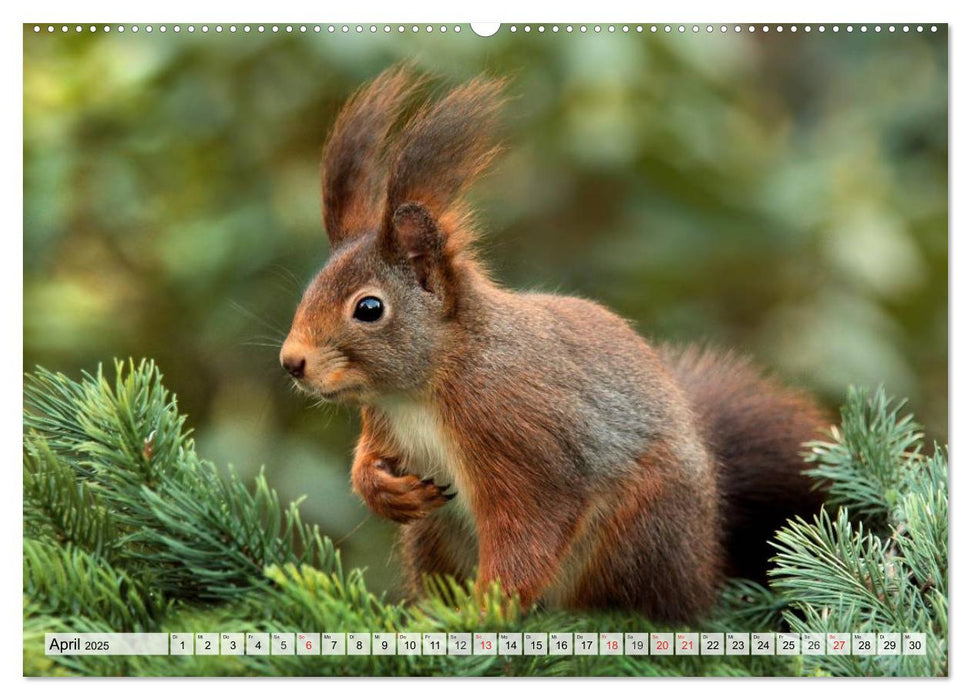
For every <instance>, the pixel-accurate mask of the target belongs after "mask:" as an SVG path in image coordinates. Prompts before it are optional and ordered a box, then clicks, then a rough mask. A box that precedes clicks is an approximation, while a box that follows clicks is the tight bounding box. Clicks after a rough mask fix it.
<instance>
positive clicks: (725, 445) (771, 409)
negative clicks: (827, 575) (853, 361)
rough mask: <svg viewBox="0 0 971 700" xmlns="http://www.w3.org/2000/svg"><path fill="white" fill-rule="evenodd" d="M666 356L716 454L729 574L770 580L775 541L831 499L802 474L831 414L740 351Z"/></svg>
mask: <svg viewBox="0 0 971 700" xmlns="http://www.w3.org/2000/svg"><path fill="white" fill-rule="evenodd" d="M659 353H660V355H661V357H662V359H663V361H664V363H665V364H666V365H667V368H668V370H669V371H670V372H671V374H672V375H673V376H674V378H675V380H676V381H677V382H678V383H679V384H680V385H681V387H682V390H683V391H684V393H685V395H686V397H687V399H688V402H689V403H690V405H691V408H692V411H693V412H694V414H695V416H696V419H697V421H698V424H699V425H698V427H699V430H700V432H701V434H702V438H703V440H704V441H705V443H706V444H707V446H708V449H709V450H710V451H711V452H712V454H713V455H714V457H715V459H716V463H717V475H718V491H719V496H720V504H719V505H720V510H721V522H722V531H723V547H724V551H725V554H726V559H727V561H726V563H727V566H728V570H727V571H726V574H728V575H729V576H741V577H745V578H750V579H755V580H757V581H763V582H764V581H765V580H766V570H767V568H768V559H769V557H770V556H771V555H772V553H773V551H772V548H771V546H770V545H769V544H768V543H767V541H768V540H769V539H771V538H772V536H773V534H774V533H775V531H776V530H778V529H779V528H780V527H782V526H783V525H784V524H785V522H786V520H788V519H790V518H793V517H795V516H797V515H798V516H802V517H804V518H807V519H808V518H811V517H812V515H813V514H815V513H818V512H819V509H820V506H821V505H822V503H823V493H822V492H821V491H819V490H813V489H812V482H811V480H810V479H809V477H807V476H805V475H804V474H803V473H802V472H803V470H804V469H805V468H806V465H805V462H804V460H803V458H802V456H801V452H802V451H803V449H804V448H803V447H802V444H803V443H804V442H806V441H809V440H813V439H815V438H817V437H818V435H819V430H820V428H822V427H823V426H824V425H825V418H824V415H823V413H822V411H821V410H820V409H819V408H818V407H817V406H816V405H815V403H814V402H813V401H812V400H811V399H809V398H808V397H807V396H805V395H803V394H802V393H800V392H798V391H795V390H792V389H789V388H786V387H783V386H782V385H780V384H778V383H777V382H775V381H773V380H772V379H770V378H767V377H764V376H763V375H762V374H761V373H760V372H759V371H757V370H756V369H755V368H754V367H753V366H752V365H751V364H750V363H749V362H748V361H746V360H745V359H743V358H740V357H738V356H736V355H733V354H730V353H724V352H717V351H714V350H708V349H700V348H698V347H696V346H687V347H675V346H664V347H661V348H659Z"/></svg>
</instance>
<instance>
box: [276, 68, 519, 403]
mask: <svg viewBox="0 0 971 700" xmlns="http://www.w3.org/2000/svg"><path fill="white" fill-rule="evenodd" d="M418 85H419V81H416V80H414V79H412V78H410V77H409V75H408V73H407V71H406V70H405V69H402V68H393V69H390V70H388V71H385V72H384V73H382V74H381V75H380V76H378V78H376V79H375V80H374V81H373V82H372V83H370V84H369V85H367V86H365V87H364V88H362V89H361V90H360V91H359V92H357V93H356V94H355V95H354V96H353V97H352V98H351V99H350V100H349V101H348V102H347V104H346V105H345V106H344V108H343V109H342V110H341V113H340V115H339V116H338V117H337V121H336V123H335V125H334V127H333V130H332V132H331V135H330V138H329V139H328V140H327V145H326V146H325V147H324V155H323V163H322V187H323V204H324V226H325V227H326V229H327V235H328V238H329V239H330V248H331V255H330V260H329V261H328V262H327V264H326V266H325V267H324V268H323V269H322V270H321V271H320V272H319V273H318V274H317V276H316V278H315V279H314V280H313V282H312V283H311V284H310V286H309V288H308V289H307V291H306V292H305V293H304V296H303V299H302V300H301V301H300V305H299V306H298V307H297V311H296V314H295V315H294V319H293V325H292V327H291V329H290V333H289V335H288V336H287V339H286V341H285V342H284V343H283V348H282V349H281V351H280V362H281V364H282V365H283V367H284V369H286V370H287V371H288V372H289V373H290V374H291V375H292V376H293V377H294V379H295V380H296V381H297V385H298V386H300V387H301V388H302V389H305V390H307V391H309V392H311V393H313V394H316V395H318V396H320V397H322V398H324V399H325V400H328V401H357V402H363V403H368V402H371V401H373V400H375V399H377V398H379V397H381V396H387V395H393V394H399V393H411V392H420V391H421V390H422V389H423V388H424V387H426V386H428V384H429V382H430V381H431V379H432V377H433V375H434V371H435V368H436V367H437V365H438V360H439V358H440V352H441V348H442V346H443V343H444V342H445V340H446V338H447V337H448V329H449V327H450V325H451V324H453V323H455V322H456V320H457V319H458V317H459V316H460V315H461V313H462V307H463V299H464V298H465V296H466V294H465V290H466V282H467V278H468V275H469V274H470V273H471V270H472V267H473V265H474V263H473V262H472V259H471V250H470V248H469V244H470V241H471V238H472V226H471V222H470V219H469V216H468V210H467V208H466V206H465V204H464V202H463V194H464V192H465V190H466V188H467V186H468V185H469V184H470V183H471V181H472V180H473V179H474V178H475V176H476V175H478V174H479V173H480V172H482V170H484V169H485V167H486V166H487V165H488V164H489V162H490V161H491V160H492V159H493V157H494V156H495V154H496V153H497V151H498V148H497V147H496V146H495V145H494V144H493V142H492V140H491V133H492V132H493V130H494V129H493V127H494V125H495V122H496V118H497V113H498V111H499V107H500V106H501V103H502V98H501V87H502V86H501V84H500V83H499V82H497V81H492V80H486V79H476V80H473V81H472V82H469V83H467V84H465V85H463V86H460V87H458V88H455V89H454V90H452V91H451V92H449V93H448V94H447V95H446V96H445V97H443V98H442V99H441V100H438V101H435V102H429V103H426V104H425V105H424V106H422V107H419V108H418V109H417V111H416V112H415V113H414V114H413V116H411V117H410V118H407V119H402V114H403V112H404V111H405V108H406V106H407V104H408V103H409V101H410V99H409V98H410V97H411V96H412V95H413V94H414V93H415V90H416V88H417V87H418ZM402 121H403V125H401V126H400V128H398V129H396V128H395V127H396V126H397V125H398V124H399V122H402ZM466 301H467V299H466Z"/></svg>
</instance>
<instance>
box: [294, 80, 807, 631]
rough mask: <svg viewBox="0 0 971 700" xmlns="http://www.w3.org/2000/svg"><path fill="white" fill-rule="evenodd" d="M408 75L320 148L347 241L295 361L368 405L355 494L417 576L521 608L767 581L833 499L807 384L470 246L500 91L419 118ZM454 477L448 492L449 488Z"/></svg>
mask: <svg viewBox="0 0 971 700" xmlns="http://www.w3.org/2000/svg"><path fill="white" fill-rule="evenodd" d="M420 84H421V81H420V80H417V79H415V78H413V77H412V76H411V75H410V73H409V71H408V70H406V69H403V68H400V67H396V68H392V69H389V70H387V71H385V72H384V73H382V74H381V75H380V76H378V77H377V78H376V79H375V80H374V81H373V82H371V83H370V84H369V85H367V86H365V87H363V88H362V89H361V90H359V91H358V92H357V93H355V94H354V95H353V96H352V97H351V98H350V99H349V100H348V101H347V103H346V104H345V106H344V107H343V109H342V111H341V112H340V114H339V116H338V117H337V120H336V123H335V125H334V127H333V129H332V132H331V134H330V137H329V139H328V140H327V144H326V146H325V148H324V153H323V162H322V187H323V193H322V194H323V209H324V225H325V227H326V230H327V235H328V237H329V240H330V247H331V256H330V259H329V261H328V262H327V264H326V266H325V267H324V268H323V269H322V270H321V271H320V272H319V274H318V275H317V276H316V278H315V279H314V280H313V282H312V283H311V284H310V286H309V287H308V289H307V290H306V292H305V294H304V296H303V299H302V300H301V301H300V304H299V306H298V308H297V310H296V313H295V316H294V319H293V325H292V328H291V330H290V333H289V335H288V337H287V339H286V341H285V342H284V344H283V347H282V350H281V353H280V361H281V363H282V365H283V367H284V368H285V369H286V370H287V371H288V372H289V373H290V374H291V375H292V377H293V378H294V380H295V382H296V384H297V386H298V387H300V388H301V389H303V390H305V391H307V392H309V393H311V394H313V395H315V396H316V397H319V398H321V399H323V400H325V401H328V402H340V403H350V404H355V405H359V406H360V408H361V417H362V432H361V436H360V439H359V440H358V442H357V447H356V450H355V454H354V462H353V467H352V469H351V481H352V486H353V489H354V491H355V492H356V493H357V494H359V495H360V497H361V498H363V499H364V501H365V502H366V503H367V505H368V506H369V508H370V509H371V510H372V511H373V512H374V513H376V514H377V515H379V516H382V517H384V518H389V519H391V520H394V521H397V522H398V523H401V542H400V546H401V555H402V560H403V565H404V571H405V576H406V583H407V585H408V587H409V590H410V592H411V594H412V595H415V596H418V595H420V594H421V589H422V576H423V574H448V575H452V576H454V577H456V578H457V579H458V580H467V579H470V578H473V577H475V578H476V581H477V583H478V584H479V585H483V584H486V583H488V582H491V581H493V580H499V581H500V583H501V586H502V587H503V588H504V590H506V591H507V592H509V593H510V594H515V595H518V597H519V600H520V603H521V604H522V605H523V606H526V607H528V606H530V605H532V604H534V603H537V604H541V605H544V606H548V607H557V608H566V609H580V608H621V609H626V610H631V611H637V612H640V613H642V614H644V615H646V616H648V617H649V618H651V619H654V620H657V621H662V622H681V621H691V620H695V619H698V618H699V617H700V616H703V615H704V614H705V612H706V611H707V610H708V609H709V608H710V607H711V605H712V604H713V603H714V601H715V599H716V596H717V592H718V589H719V585H720V583H721V582H722V581H723V580H724V579H725V578H726V577H728V576H745V577H749V578H755V579H760V580H764V579H765V572H766V567H767V560H768V557H769V555H770V547H769V546H768V544H767V540H768V539H770V538H771V536H772V534H773V532H774V531H775V530H776V529H777V528H779V527H780V526H782V525H783V524H784V523H785V520H786V519H787V518H790V517H793V516H795V515H803V516H810V515H812V514H813V513H814V512H817V511H818V509H819V506H820V504H821V494H820V493H819V492H818V491H814V490H812V489H811V483H810V480H809V479H808V478H807V477H806V476H804V475H803V474H802V471H801V470H802V464H803V462H802V459H801V457H800V449H801V444H802V443H803V442H804V441H807V440H810V439H813V438H814V437H815V435H816V433H817V430H818V429H819V428H821V427H822V426H823V424H824V420H823V415H822V413H821V411H820V410H819V409H818V408H817V407H816V406H815V405H814V403H813V402H812V400H811V399H809V398H808V397H807V396H805V395H803V394H801V393H799V392H797V391H794V390H790V389H787V388H784V387H782V386H781V385H779V384H777V383H776V382H774V381H772V380H770V379H766V378H764V377H763V376H762V374H761V373H760V372H759V371H757V370H755V369H753V367H752V366H751V365H750V364H749V363H748V362H747V361H745V360H743V359H740V358H738V357H735V356H733V355H730V354H722V353H717V352H713V351H706V350H699V349H696V348H693V347H687V348H675V347H653V346H652V345H650V344H648V343H647V342H646V341H645V340H644V339H643V338H641V337H640V336H639V335H638V334H637V333H636V332H635V331H634V330H633V329H632V328H631V327H630V325H629V324H628V323H627V322H625V321H624V320H623V319H621V318H620V317H618V316H616V315H615V314H613V313H611V312H610V311H608V310H607V309H605V308H604V307H602V306H600V305H599V304H596V303H594V302H592V301H587V300H585V299H578V298H573V297H568V296H559V295H554V294H540V293H534V292H516V291H511V290H508V289H504V288H502V287H501V286H499V285H498V284H497V283H496V282H495V281H493V280H492V279H491V278H490V277H489V275H488V274H487V272H486V271H485V269H484V267H483V266H482V264H481V263H480V262H479V261H477V259H476V255H475V251H474V248H473V242H474V239H475V230H474V227H473V223H472V220H471V218H470V215H469V209H468V205H467V203H466V202H465V200H464V194H465V192H466V191H467V188H468V186H469V185H470V184H471V183H472V181H473V180H474V179H475V178H476V176H477V175H479V174H480V173H481V172H482V171H483V170H484V169H485V168H486V167H487V166H488V165H489V164H490V162H491V161H492V160H493V159H494V157H495V155H496V154H497V152H498V146H497V144H496V143H495V142H494V136H493V133H494V131H495V127H496V124H497V120H498V116H499V112H500V110H501V107H502V105H503V103H504V98H503V87H502V83H501V82H500V81H497V80H490V79H485V78H478V79H475V80H472V81H471V82H468V83H466V84H464V85H461V86H459V87H457V88H455V89H453V90H452V91H451V92H449V93H447V94H446V95H445V96H444V97H443V98H441V99H440V100H437V101H431V102H427V103H425V104H424V106H419V107H417V109H412V110H411V112H412V113H411V116H410V117H407V113H408V112H409V105H410V104H412V103H413V102H414V100H413V97H414V96H415V94H416V91H417V90H418V89H419V87H420ZM450 487H454V490H449V489H450Z"/></svg>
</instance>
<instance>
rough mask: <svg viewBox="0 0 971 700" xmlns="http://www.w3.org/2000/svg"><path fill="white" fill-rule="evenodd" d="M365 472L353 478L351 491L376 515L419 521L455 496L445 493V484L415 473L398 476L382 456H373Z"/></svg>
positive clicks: (403, 520)
mask: <svg viewBox="0 0 971 700" xmlns="http://www.w3.org/2000/svg"><path fill="white" fill-rule="evenodd" d="M364 471H365V473H364V474H361V475H359V477H358V478H356V479H355V480H354V482H355V483H354V490H355V491H357V492H358V494H360V496H361V498H363V499H364V501H365V503H367V505H368V507H369V508H370V509H371V510H372V511H374V512H375V513H376V514H377V515H380V516H381V517H382V518H388V519H389V520H394V521H395V522H399V523H407V522H411V521H412V520H420V519H421V518H424V517H425V516H426V515H428V514H429V513H431V512H432V511H433V510H435V509H436V508H439V507H440V506H443V505H445V504H446V503H448V502H449V501H450V500H452V499H453V498H455V494H454V493H445V492H446V491H447V490H448V488H449V485H448V484H446V485H445V486H438V485H437V484H436V483H435V482H434V481H433V480H432V479H422V478H420V477H418V476H415V475H414V474H402V475H397V474H395V473H394V469H393V465H392V463H391V462H390V461H388V460H385V459H382V458H376V459H374V460H373V461H372V462H371V463H370V465H369V468H368V469H366V470H364Z"/></svg>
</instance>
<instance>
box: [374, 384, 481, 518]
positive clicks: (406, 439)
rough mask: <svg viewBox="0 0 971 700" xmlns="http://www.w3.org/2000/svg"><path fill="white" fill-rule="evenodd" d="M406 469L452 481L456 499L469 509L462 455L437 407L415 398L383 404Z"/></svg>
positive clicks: (447, 482)
mask: <svg viewBox="0 0 971 700" xmlns="http://www.w3.org/2000/svg"><path fill="white" fill-rule="evenodd" d="M379 410H380V411H381V413H383V414H384V416H385V418H386V419H387V421H388V426H389V428H390V429H391V434H392V437H393V439H394V442H395V444H396V445H397V447H398V449H399V450H401V457H402V458H403V461H404V465H403V466H404V468H405V470H406V471H408V472H411V473H412V474H417V475H418V476H421V477H423V478H427V477H431V478H432V479H434V480H435V483H437V484H439V485H444V484H449V483H450V484H452V485H453V486H454V489H455V490H457V491H458V498H457V499H456V500H457V501H459V502H460V503H461V505H462V509H463V510H466V511H467V510H468V508H467V503H468V502H467V501H466V499H465V497H466V496H467V495H468V491H467V489H466V488H465V484H464V483H463V482H464V478H463V476H464V475H463V467H462V457H461V454H460V452H459V450H458V448H457V447H456V445H455V444H454V442H453V440H451V438H450V437H449V436H448V433H447V432H446V430H445V427H444V425H443V424H442V419H441V416H440V414H439V412H438V410H437V409H436V408H435V406H433V405H431V404H428V403H424V402H419V401H413V400H391V401H387V402H384V403H382V404H381V405H380V407H379Z"/></svg>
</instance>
